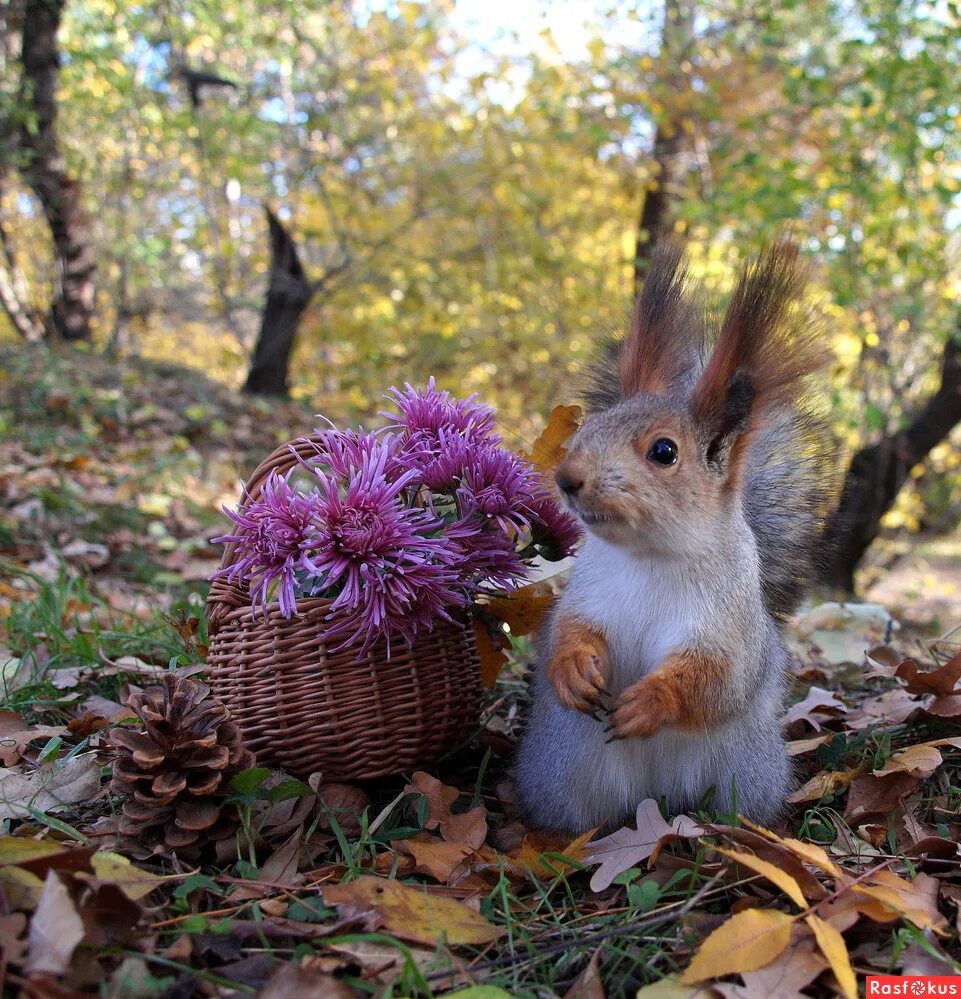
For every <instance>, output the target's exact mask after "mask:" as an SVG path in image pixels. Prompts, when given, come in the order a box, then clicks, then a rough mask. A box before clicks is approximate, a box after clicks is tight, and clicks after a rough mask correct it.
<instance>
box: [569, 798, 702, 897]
mask: <svg viewBox="0 0 961 999" xmlns="http://www.w3.org/2000/svg"><path fill="white" fill-rule="evenodd" d="M703 834H704V829H703V828H702V827H701V826H699V825H697V823H695V822H694V820H693V819H691V818H688V816H686V815H678V816H677V818H675V819H674V821H673V822H671V824H670V825H668V824H667V823H666V822H665V821H664V819H663V818H661V813H660V810H659V809H658V807H657V802H656V801H654V799H653V798H646V799H645V800H644V801H642V802H641V803H640V804H639V805H638V806H637V816H636V828H634V829H632V828H631V827H630V826H624V827H623V828H622V829H618V830H617V832H614V833H611V835H610V836H604V837H602V838H601V839H597V840H593V841H591V842H590V843H587V844H586V846H585V847H584V856H583V858H582V860H583V862H584V863H585V864H587V865H589V866H593V865H594V864H600V867H599V868H598V869H597V870H596V871H595V872H594V876H593V877H592V878H591V891H604V889H605V888H609V887H610V885H611V884H612V883H613V881H614V878H616V877H617V875H618V874H621V873H622V872H624V871H626V870H628V869H629V868H631V867H634V866H635V865H636V864H639V863H640V862H641V861H642V860H647V859H648V858H649V857H651V856H653V855H655V853H656V851H657V850H658V849H659V847H660V846H661V844H662V843H666V842H670V841H671V840H675V839H692V838H695V837H697V836H702V835H703Z"/></svg>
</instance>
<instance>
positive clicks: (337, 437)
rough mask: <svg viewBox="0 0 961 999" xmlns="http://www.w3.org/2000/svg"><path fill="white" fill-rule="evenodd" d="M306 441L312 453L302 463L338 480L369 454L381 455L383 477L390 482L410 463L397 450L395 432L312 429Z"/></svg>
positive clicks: (401, 473)
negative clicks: (322, 469) (313, 436)
mask: <svg viewBox="0 0 961 999" xmlns="http://www.w3.org/2000/svg"><path fill="white" fill-rule="evenodd" d="M310 443H311V444H312V445H313V446H314V448H315V450H316V452H317V453H316V455H315V456H313V457H311V458H308V459H307V460H306V462H304V464H305V465H306V466H307V467H308V468H309V469H310V470H311V471H313V470H315V469H317V468H318V466H320V467H323V468H327V469H328V470H329V471H330V474H331V475H333V476H334V477H335V478H338V479H347V478H349V476H350V474H351V473H352V472H354V471H356V470H357V469H358V468H360V467H361V466H362V465H363V463H364V461H365V460H367V459H368V458H369V457H370V456H372V455H378V456H379V455H383V456H384V477H385V478H387V479H388V480H389V481H391V482H393V481H395V480H396V479H398V478H399V477H400V476H402V475H403V474H404V473H405V472H408V471H409V470H410V463H409V462H408V461H407V460H406V459H405V457H404V456H403V455H402V453H401V441H400V438H399V437H398V436H397V435H396V434H387V433H382V432H381V433H378V432H369V431H365V430H337V429H336V428H333V427H331V428H330V429H329V430H317V431H315V439H313V440H311V441H310Z"/></svg>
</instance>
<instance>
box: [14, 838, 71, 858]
mask: <svg viewBox="0 0 961 999" xmlns="http://www.w3.org/2000/svg"><path fill="white" fill-rule="evenodd" d="M65 849H66V848H65V847H64V845H63V844H62V843H54V842H53V841H52V840H49V839H43V840H40V839H28V838H27V837H26V836H0V864H25V863H26V862H27V861H29V860H36V859H37V858H38V857H49V856H51V855H52V854H54V853H63V851H64V850H65Z"/></svg>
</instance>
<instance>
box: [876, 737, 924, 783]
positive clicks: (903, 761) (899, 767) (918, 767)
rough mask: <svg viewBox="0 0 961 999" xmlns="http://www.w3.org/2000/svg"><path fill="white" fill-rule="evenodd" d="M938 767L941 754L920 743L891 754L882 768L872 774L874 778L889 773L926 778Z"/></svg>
mask: <svg viewBox="0 0 961 999" xmlns="http://www.w3.org/2000/svg"><path fill="white" fill-rule="evenodd" d="M940 766H941V754H940V753H939V752H938V750H937V748H936V747H935V746H932V745H930V744H929V743H921V744H920V745H917V746H909V747H908V748H907V749H902V750H900V751H899V752H897V753H894V754H892V755H891V756H890V757H889V758H888V759H887V760H885V761H884V766H883V767H881V769H880V770H875V771H873V772H874V775H875V776H876V777H883V776H885V775H886V774H890V773H908V774H911V776H912V777H927V776H928V775H929V774H933V773H934V771H935V770H937V769H938V767H940Z"/></svg>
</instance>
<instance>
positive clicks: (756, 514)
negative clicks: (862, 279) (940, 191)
mask: <svg viewBox="0 0 961 999" xmlns="http://www.w3.org/2000/svg"><path fill="white" fill-rule="evenodd" d="M804 284H805V274H804V270H803V268H801V267H800V265H799V263H798V259H797V249H796V247H795V246H794V244H793V243H790V242H787V241H778V242H776V243H774V244H773V245H772V246H770V247H769V248H768V249H767V250H766V251H764V252H763V253H761V254H760V255H759V256H758V257H757V258H756V259H755V260H753V261H752V262H751V263H749V264H748V265H747V266H746V267H745V268H744V270H743V271H742V273H741V275H740V277H739V279H738V281H737V284H736V285H735V288H734V291H733V293H732V295H731V299H730V302H729V305H728V307H727V310H726V311H725V313H724V315H723V318H722V319H721V321H720V323H718V324H713V325H714V326H715V328H714V329H713V330H712V328H711V327H712V324H711V323H710V322H709V321H708V320H707V319H705V318H704V315H703V310H702V309H701V308H699V307H698V305H697V295H696V294H695V293H694V292H693V291H692V289H691V287H690V282H689V280H688V276H687V270H686V267H685V265H684V260H683V252H682V250H681V249H680V248H679V247H678V246H677V245H676V244H673V243H670V242H668V243H666V244H665V243H661V244H659V246H658V248H657V249H656V250H655V253H654V255H653V257H652V260H651V265H650V268H649V271H648V275H647V279H646V281H645V285H644V289H643V291H642V292H641V295H640V296H639V297H638V299H637V301H636V302H635V305H634V309H633V311H632V314H631V321H630V324H629V327H628V331H627V333H626V335H625V336H624V337H623V338H622V339H619V340H614V341H612V343H611V344H610V345H609V346H608V349H607V351H606V352H605V355H604V358H603V360H602V361H601V362H600V363H599V364H598V365H597V366H596V367H595V369H594V372H593V377H592V383H591V387H590V388H589V390H588V393H587V403H588V406H589V407H590V408H592V409H595V410H596V409H606V408H609V407H611V406H613V405H616V404H617V403H618V402H619V401H621V400H622V399H625V398H628V397H631V396H635V395H638V394H650V395H656V396H664V397H667V398H671V399H673V400H675V401H677V400H680V401H682V402H683V404H684V405H685V406H686V408H687V409H688V411H689V412H690V414H691V416H692V418H693V420H694V424H695V427H696V428H697V433H698V435H699V437H700V440H701V442H702V445H703V447H704V455H705V459H706V461H707V463H708V465H709V466H711V467H712V468H713V469H714V470H715V471H716V472H717V474H719V475H721V476H723V478H724V482H725V484H726V485H728V484H729V485H730V487H731V488H737V489H740V491H741V493H742V501H743V504H744V509H745V513H746V516H747V520H748V523H749V525H750V527H751V529H752V531H753V532H754V534H755V537H756V538H757V544H758V549H759V552H760V558H761V582H762V586H763V589H764V597H765V602H766V604H767V606H768V608H769V610H770V611H771V613H773V614H775V615H777V616H783V615H786V614H789V613H791V611H793V610H794V608H795V607H796V605H797V603H798V602H799V600H800V598H801V596H802V595H803V592H804V590H805V588H806V586H807V584H808V583H809V582H810V581H811V580H812V578H813V577H814V576H815V575H816V572H817V568H818V563H819V548H820V544H821V538H822V521H823V516H824V513H825V507H826V504H827V502H828V499H829V496H830V493H831V489H832V481H831V480H832V474H831V472H832V466H833V464H834V453H833V443H832V439H831V435H830V433H829V430H828V427H827V424H826V422H825V421H824V420H822V419H821V418H819V416H818V415H817V413H816V411H815V409H814V408H813V407H812V405H811V402H810V398H809V388H810V381H811V378H810V376H812V375H813V374H815V373H816V372H817V371H818V370H819V369H820V368H821V367H822V365H823V363H824V361H825V360H826V357H827V353H826V350H825V347H824V343H823V339H822V336H821V333H820V329H819V326H818V324H817V323H816V322H814V321H813V318H812V316H811V314H810V312H809V310H807V309H805V307H804V305H803V302H802V300H801V296H802V293H803V289H804Z"/></svg>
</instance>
